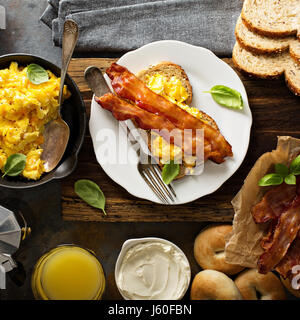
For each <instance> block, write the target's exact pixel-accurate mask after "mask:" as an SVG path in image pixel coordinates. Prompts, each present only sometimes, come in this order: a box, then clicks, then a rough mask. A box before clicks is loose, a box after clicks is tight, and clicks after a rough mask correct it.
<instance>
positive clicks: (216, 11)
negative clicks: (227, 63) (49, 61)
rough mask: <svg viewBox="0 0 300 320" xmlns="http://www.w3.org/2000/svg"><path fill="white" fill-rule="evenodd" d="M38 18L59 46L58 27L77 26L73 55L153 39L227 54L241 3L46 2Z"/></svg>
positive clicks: (196, 0) (199, 0)
mask: <svg viewBox="0 0 300 320" xmlns="http://www.w3.org/2000/svg"><path fill="white" fill-rule="evenodd" d="M48 2H49V6H48V7H47V9H46V11H45V12H44V14H43V15H42V17H41V20H42V21H43V22H44V23H45V24H47V25H48V26H51V28H52V37H53V41H54V44H55V45H57V46H61V34H62V27H63V23H64V21H65V19H68V18H71V19H73V20H75V21H76V22H77V23H78V25H79V31H80V35H79V40H78V44H77V48H76V50H77V51H81V52H99V51H112V52H113V51H114V52H118V51H128V50H132V49H136V48H138V47H140V46H142V45H144V44H146V43H149V42H152V41H156V40H166V39H168V40H180V41H184V42H187V43H190V44H194V45H198V46H203V47H206V48H208V49H210V50H212V51H213V52H215V53H216V54H217V55H220V56H229V55H230V54H231V52H232V48H233V45H234V42H235V37H234V27H235V23H236V21H237V18H238V16H239V14H240V11H241V7H242V1H241V0H228V1H226V0H164V1H161V0H151V1H149V0H48Z"/></svg>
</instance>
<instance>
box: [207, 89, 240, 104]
mask: <svg viewBox="0 0 300 320" xmlns="http://www.w3.org/2000/svg"><path fill="white" fill-rule="evenodd" d="M204 92H207V93H210V94H211V95H212V97H213V99H214V100H215V101H216V102H217V103H218V104H220V105H221V106H224V107H227V108H232V109H239V110H241V109H243V99H242V95H241V94H240V93H239V92H238V91H236V90H234V89H231V88H229V87H226V86H222V85H216V86H214V87H212V88H211V89H210V91H204Z"/></svg>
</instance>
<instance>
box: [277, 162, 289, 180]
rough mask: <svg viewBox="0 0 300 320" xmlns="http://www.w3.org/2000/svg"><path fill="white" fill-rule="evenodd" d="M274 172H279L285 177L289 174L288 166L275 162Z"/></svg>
mask: <svg viewBox="0 0 300 320" xmlns="http://www.w3.org/2000/svg"><path fill="white" fill-rule="evenodd" d="M275 172H276V173H278V174H280V175H281V176H283V177H285V176H287V175H288V174H289V168H288V167H287V166H286V165H284V164H281V163H276V164H275Z"/></svg>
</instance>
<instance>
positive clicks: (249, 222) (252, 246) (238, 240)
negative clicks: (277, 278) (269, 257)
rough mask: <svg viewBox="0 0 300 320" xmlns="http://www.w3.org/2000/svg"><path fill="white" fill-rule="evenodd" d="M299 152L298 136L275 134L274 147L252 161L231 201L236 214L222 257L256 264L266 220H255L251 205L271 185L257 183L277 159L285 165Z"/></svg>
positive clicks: (232, 262) (251, 265)
mask: <svg viewBox="0 0 300 320" xmlns="http://www.w3.org/2000/svg"><path fill="white" fill-rule="evenodd" d="M299 153H300V139H296V138H293V137H289V136H280V137H278V141H277V147H276V150H273V151H272V152H267V153H264V154H263V155H262V156H261V157H260V158H259V159H258V160H257V161H256V163H255V164H254V166H253V168H252V169H251V171H250V172H249V174H248V176H247V178H246V179H245V181H244V185H243V186H242V188H241V190H240V191H239V192H238V193H237V195H236V196H235V197H234V199H233V200H232V201H231V203H232V205H233V208H234V211H235V215H234V219H233V231H232V233H231V235H230V236H229V238H228V239H227V242H226V245H225V260H226V261H227V262H228V263H231V264H238V265H242V266H245V267H248V268H256V266H257V260H258V258H259V256H260V255H261V254H262V248H261V246H260V240H261V238H262V237H263V235H264V232H265V229H266V228H267V224H255V222H254V220H253V218H252V215H251V208H252V206H253V205H255V204H256V203H258V202H259V201H260V200H261V198H262V197H263V195H264V193H265V192H266V191H268V190H269V188H270V187H259V186H258V181H259V180H260V179H261V178H262V177H263V176H264V175H265V174H267V173H269V172H274V171H273V170H274V165H275V164H276V163H283V164H286V165H288V164H289V163H290V162H291V161H292V160H293V159H294V158H295V157H296V156H297V155H298V154H299Z"/></svg>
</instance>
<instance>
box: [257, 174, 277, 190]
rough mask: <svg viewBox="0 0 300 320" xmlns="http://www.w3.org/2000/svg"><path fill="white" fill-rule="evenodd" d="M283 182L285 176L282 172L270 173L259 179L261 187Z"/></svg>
mask: <svg viewBox="0 0 300 320" xmlns="http://www.w3.org/2000/svg"><path fill="white" fill-rule="evenodd" d="M282 182H283V177H282V176H281V175H280V174H278V173H269V174H267V175H265V176H264V177H262V178H261V179H260V180H259V182H258V185H259V186H261V187H266V186H276V185H279V184H282Z"/></svg>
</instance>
